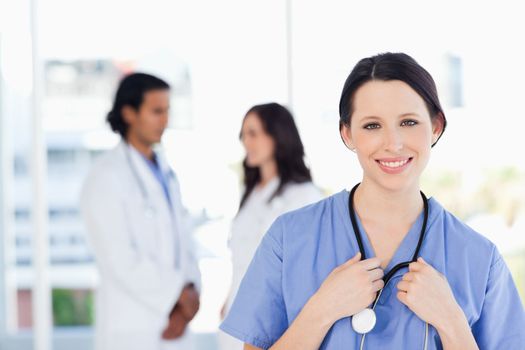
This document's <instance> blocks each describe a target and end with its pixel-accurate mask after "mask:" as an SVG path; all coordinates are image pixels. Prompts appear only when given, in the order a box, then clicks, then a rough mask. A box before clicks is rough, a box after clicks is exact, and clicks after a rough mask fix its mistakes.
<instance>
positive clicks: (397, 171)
mask: <svg viewBox="0 0 525 350" xmlns="http://www.w3.org/2000/svg"><path fill="white" fill-rule="evenodd" d="M353 111H354V112H353V114H352V115H351V116H350V117H351V121H350V126H344V127H343V129H342V130H341V134H342V137H343V139H344V140H345V143H346V144H347V146H348V147H350V148H353V149H355V152H356V153H357V156H358V159H359V162H360V164H361V167H362V168H363V173H364V175H363V182H365V181H366V182H373V183H375V184H377V185H379V186H381V187H383V188H386V189H389V190H394V191H396V190H403V189H406V188H408V187H411V186H419V177H420V175H421V173H422V172H423V170H424V168H425V166H426V165H427V163H428V160H429V157H430V149H431V146H432V144H433V143H434V142H435V141H436V140H437V139H438V137H439V135H440V133H441V131H442V123H441V119H440V118H435V121H434V122H433V121H432V120H431V118H430V115H429V112H428V110H427V107H426V104H425V102H424V101H423V99H422V98H421V97H420V96H419V95H418V94H417V93H416V92H415V91H414V90H413V89H412V88H411V87H410V86H409V85H408V84H406V83H404V82H402V81H400V80H391V81H378V80H373V81H369V82H367V83H365V84H364V85H363V86H361V87H360V88H359V89H358V90H357V91H356V93H355V95H354V101H353Z"/></svg>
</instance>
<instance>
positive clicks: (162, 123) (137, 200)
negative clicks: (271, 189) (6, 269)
mask: <svg viewBox="0 0 525 350" xmlns="http://www.w3.org/2000/svg"><path fill="white" fill-rule="evenodd" d="M169 101H170V98H169V85H168V84H167V83H166V82H164V81H162V80H161V79H159V78H156V77H153V76H151V75H147V74H141V73H135V74H131V75H129V76H127V77H125V78H124V79H123V80H122V81H121V83H120V86H119V88H118V90H117V93H116V97H115V102H114V105H113V108H112V110H111V112H110V113H109V114H108V118H107V119H108V122H109V123H110V125H111V128H112V129H113V131H115V132H118V133H119V134H120V135H121V136H122V142H121V143H120V144H119V145H118V146H117V147H116V148H115V149H113V150H111V151H109V152H108V153H106V154H105V155H103V156H101V158H99V159H98V160H97V162H96V163H95V165H94V166H93V168H92V169H91V171H90V173H89V175H88V177H87V179H86V181H85V184H84V188H83V191H82V195H81V209H82V214H83V217H84V220H85V223H86V226H87V232H88V238H89V241H90V243H91V246H92V248H93V251H94V254H95V259H96V263H97V266H98V269H99V273H100V285H99V288H98V290H97V293H96V309H95V310H96V317H95V322H96V324H95V329H96V331H95V348H96V350H120V349H122V350H124V349H125V350H133V349H136V350H144V349H148V350H150V349H151V350H156V349H190V348H191V344H189V342H190V339H189V338H188V337H187V336H185V335H184V334H185V330H186V327H187V324H188V323H189V321H190V320H191V319H192V318H193V317H194V315H195V313H196V312H197V310H198V308H199V288H200V287H199V285H200V274H199V270H198V268H197V262H196V260H195V258H194V255H193V252H192V245H191V239H190V236H189V232H188V227H187V224H186V223H185V222H186V221H185V220H184V217H185V216H186V214H185V211H184V209H183V207H182V205H181V199H180V192H179V185H178V182H177V179H176V177H175V174H174V173H173V171H172V170H171V169H170V167H169V166H168V165H167V163H166V161H165V160H164V158H163V157H162V155H160V154H157V153H156V152H154V150H153V146H154V145H155V144H157V143H159V142H160V139H161V136H162V134H163V132H164V129H165V128H166V125H167V122H168V110H169Z"/></svg>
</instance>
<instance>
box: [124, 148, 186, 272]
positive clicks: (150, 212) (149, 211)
mask: <svg viewBox="0 0 525 350" xmlns="http://www.w3.org/2000/svg"><path fill="white" fill-rule="evenodd" d="M124 147H125V153H126V160H127V162H128V166H129V168H130V170H131V173H132V174H133V178H134V179H135V182H136V184H137V186H138V188H139V190H140V193H141V196H142V201H143V203H144V216H145V217H146V219H148V220H153V219H154V218H155V215H156V213H157V211H156V209H155V206H154V205H153V202H152V200H151V196H150V195H149V193H148V191H147V190H146V186H145V185H144V182H143V181H142V180H141V178H140V176H139V174H138V171H137V168H136V167H135V165H134V164H133V161H132V160H131V155H130V150H129V147H130V146H129V145H127V144H126V145H124ZM169 176H171V177H173V176H174V175H173V172H172V171H170V173H169ZM173 222H174V221H173ZM175 232H176V233H177V235H178V231H177V230H175ZM175 246H176V253H175V267H176V268H179V267H180V246H179V244H176V245H175Z"/></svg>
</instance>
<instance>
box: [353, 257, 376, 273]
mask: <svg viewBox="0 0 525 350" xmlns="http://www.w3.org/2000/svg"><path fill="white" fill-rule="evenodd" d="M358 264H359V265H360V266H361V267H363V268H364V269H366V270H369V271H370V270H373V269H377V268H378V267H380V266H381V260H379V258H370V259H366V260H362V261H360V262H358Z"/></svg>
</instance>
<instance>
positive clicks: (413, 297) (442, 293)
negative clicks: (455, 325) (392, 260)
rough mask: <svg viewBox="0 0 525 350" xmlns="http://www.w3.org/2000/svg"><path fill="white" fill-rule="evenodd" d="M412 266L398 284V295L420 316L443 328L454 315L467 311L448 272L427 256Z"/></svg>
mask: <svg viewBox="0 0 525 350" xmlns="http://www.w3.org/2000/svg"><path fill="white" fill-rule="evenodd" d="M408 269H409V272H407V273H406V274H405V275H404V276H403V279H402V280H401V282H399V283H398V285H397V289H398V290H399V291H398V293H397V298H398V299H399V301H401V302H402V303H403V304H405V305H406V306H407V307H408V308H409V309H410V310H412V311H413V312H414V313H415V314H416V315H417V316H418V317H419V318H420V319H422V320H423V321H425V322H427V323H429V324H431V325H432V326H434V327H435V328H440V327H441V326H442V325H445V324H446V323H447V322H448V321H447V319H450V317H451V315H458V313H459V312H461V313H463V311H462V310H461V308H460V307H459V305H458V304H457V302H456V299H455V298H454V294H453V293H452V290H451V289H450V286H449V284H448V282H447V279H446V278H445V276H443V275H442V274H441V273H439V272H438V271H437V270H436V269H434V268H433V267H432V266H430V265H429V264H428V263H427V262H426V261H425V260H423V258H421V257H420V258H418V259H417V261H416V262H413V263H411V264H410V265H409V268H408Z"/></svg>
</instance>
